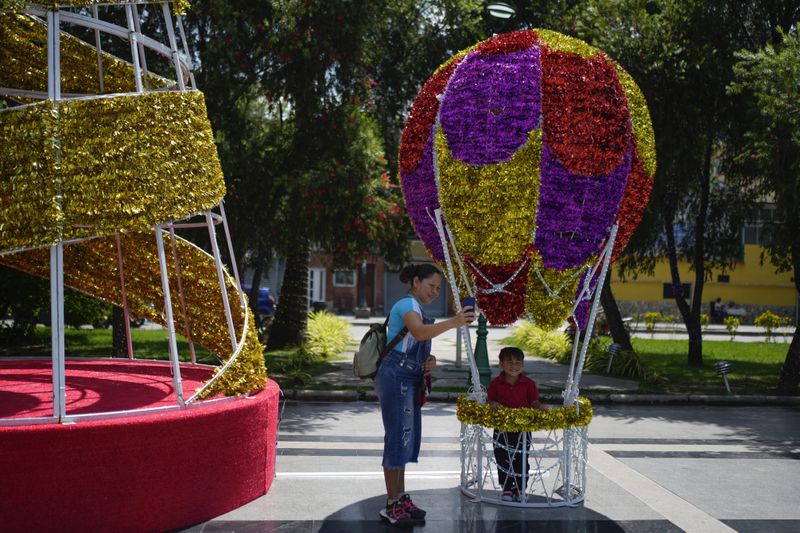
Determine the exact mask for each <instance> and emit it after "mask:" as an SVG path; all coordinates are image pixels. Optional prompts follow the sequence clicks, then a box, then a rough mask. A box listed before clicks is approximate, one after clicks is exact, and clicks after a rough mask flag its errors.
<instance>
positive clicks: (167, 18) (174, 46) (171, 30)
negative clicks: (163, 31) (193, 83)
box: [161, 2, 186, 91]
mask: <svg viewBox="0 0 800 533" xmlns="http://www.w3.org/2000/svg"><path fill="white" fill-rule="evenodd" d="M161 10H162V11H163V12H164V24H166V26H167V36H168V38H169V48H170V50H172V63H173V64H174V65H175V74H176V75H177V76H178V89H180V90H181V91H185V90H186V84H185V83H184V82H183V69H182V68H181V59H180V56H179V55H178V43H177V41H175V27H174V26H173V23H172V15H171V13H170V10H169V3H168V2H164V3H163V4H161Z"/></svg>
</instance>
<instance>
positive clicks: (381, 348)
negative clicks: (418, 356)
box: [353, 316, 408, 379]
mask: <svg viewBox="0 0 800 533" xmlns="http://www.w3.org/2000/svg"><path fill="white" fill-rule="evenodd" d="M388 327H389V317H388V316H387V317H386V321H385V322H384V323H383V324H372V325H371V326H370V327H369V330H368V331H367V332H366V333H365V334H364V337H363V338H362V339H361V344H360V345H359V346H358V350H357V351H356V353H355V354H354V355H353V373H354V374H355V375H356V377H359V378H361V379H367V378H374V377H375V374H377V373H378V367H379V366H380V364H381V361H382V360H383V358H384V357H385V356H386V354H387V353H389V352H391V351H392V349H393V348H394V347H395V346H397V343H399V342H400V341H401V340H403V337H405V336H406V333H408V328H406V327H403V329H401V330H400V332H399V333H398V334H397V335H396V336H395V338H393V339H392V342H390V343H389V344H388V345H387V344H386V330H387V328H388Z"/></svg>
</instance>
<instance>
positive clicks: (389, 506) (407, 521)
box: [378, 501, 414, 527]
mask: <svg viewBox="0 0 800 533" xmlns="http://www.w3.org/2000/svg"><path fill="white" fill-rule="evenodd" d="M378 516H380V517H381V520H383V521H385V522H389V524H391V525H393V526H397V527H412V526H413V525H414V520H413V519H412V518H411V515H410V514H408V512H406V510H405V509H404V508H403V504H402V503H400V502H399V501H396V502H393V503H389V502H386V507H384V508H383V509H381V510H380V511H379V512H378Z"/></svg>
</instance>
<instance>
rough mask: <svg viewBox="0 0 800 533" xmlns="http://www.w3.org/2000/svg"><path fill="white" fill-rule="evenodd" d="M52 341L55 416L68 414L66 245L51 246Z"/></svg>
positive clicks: (60, 417) (59, 417)
mask: <svg viewBox="0 0 800 533" xmlns="http://www.w3.org/2000/svg"><path fill="white" fill-rule="evenodd" d="M50 343H51V346H52V350H53V416H54V417H57V418H58V419H59V420H60V419H62V418H63V417H64V416H66V414H67V408H66V405H67V401H66V397H67V387H66V363H65V357H64V351H65V349H64V245H63V244H62V243H61V242H59V243H58V244H56V245H55V246H51V247H50Z"/></svg>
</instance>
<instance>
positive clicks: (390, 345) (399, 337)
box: [378, 314, 408, 365]
mask: <svg viewBox="0 0 800 533" xmlns="http://www.w3.org/2000/svg"><path fill="white" fill-rule="evenodd" d="M390 315H391V314H390ZM383 327H384V329H385V330H387V331H388V329H389V317H388V316H387V317H386V322H384V323H383ZM406 333H408V328H407V327H405V326H403V329H401V330H400V331H399V332H398V333H397V335H395V336H394V338H393V339H392V340H391V342H389V343H388V344H387V345H386V347H384V349H383V350H381V353H380V355H379V357H378V364H379V365H380V364H381V361H382V360H383V358H384V357H386V354H388V353H389V352H391V351H392V350H393V349H394V347H395V346H397V344H398V343H399V342H400V341H401V340H403V337H405V336H406Z"/></svg>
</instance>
